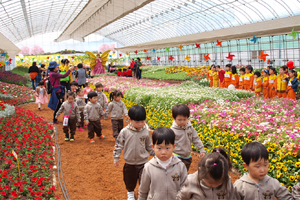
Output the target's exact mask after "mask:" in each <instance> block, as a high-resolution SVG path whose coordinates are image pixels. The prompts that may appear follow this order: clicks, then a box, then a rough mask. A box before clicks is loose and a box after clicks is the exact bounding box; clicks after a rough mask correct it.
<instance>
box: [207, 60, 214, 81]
mask: <svg viewBox="0 0 300 200" xmlns="http://www.w3.org/2000/svg"><path fill="white" fill-rule="evenodd" d="M214 66H215V65H214V64H212V65H211V66H210V69H209V70H208V72H207V75H206V76H207V77H206V79H207V81H209V82H210V87H213V76H214V75H213V74H212V73H213V72H212V68H213V67H214Z"/></svg>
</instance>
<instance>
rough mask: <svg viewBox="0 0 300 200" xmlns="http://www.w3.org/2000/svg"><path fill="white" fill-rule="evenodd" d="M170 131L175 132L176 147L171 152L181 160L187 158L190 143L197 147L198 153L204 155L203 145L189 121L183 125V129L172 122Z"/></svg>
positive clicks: (189, 152) (190, 150)
mask: <svg viewBox="0 0 300 200" xmlns="http://www.w3.org/2000/svg"><path fill="white" fill-rule="evenodd" d="M171 129H172V130H173V131H174V132H175V144H176V147H175V149H174V151H173V152H174V153H175V154H177V155H180V157H182V158H187V157H189V156H190V155H191V152H192V147H191V143H194V145H195V146H196V147H198V149H199V150H200V153H205V150H204V145H203V143H202V142H201V140H200V138H199V136H198V134H197V131H196V130H195V129H194V127H193V126H192V124H191V122H190V121H189V122H188V123H187V124H186V125H185V129H183V128H182V127H180V126H178V125H177V124H176V122H175V121H174V122H173V125H172V127H171Z"/></svg>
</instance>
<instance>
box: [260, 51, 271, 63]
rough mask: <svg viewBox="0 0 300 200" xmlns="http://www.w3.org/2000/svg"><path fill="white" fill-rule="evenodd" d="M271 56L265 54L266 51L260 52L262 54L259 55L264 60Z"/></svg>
mask: <svg viewBox="0 0 300 200" xmlns="http://www.w3.org/2000/svg"><path fill="white" fill-rule="evenodd" d="M267 56H269V54H264V51H261V52H260V56H258V57H257V58H258V59H263V62H265V61H266V57H267Z"/></svg>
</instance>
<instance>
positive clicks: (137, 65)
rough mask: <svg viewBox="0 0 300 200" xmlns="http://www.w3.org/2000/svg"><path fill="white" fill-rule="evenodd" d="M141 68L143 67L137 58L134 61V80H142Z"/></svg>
mask: <svg viewBox="0 0 300 200" xmlns="http://www.w3.org/2000/svg"><path fill="white" fill-rule="evenodd" d="M141 66H143V64H142V62H141V59H140V58H137V61H136V78H137V79H141V78H142V69H141Z"/></svg>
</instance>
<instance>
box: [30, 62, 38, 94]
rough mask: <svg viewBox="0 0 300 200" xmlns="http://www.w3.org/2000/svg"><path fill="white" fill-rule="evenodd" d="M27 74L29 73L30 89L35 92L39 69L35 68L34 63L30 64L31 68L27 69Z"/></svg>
mask: <svg viewBox="0 0 300 200" xmlns="http://www.w3.org/2000/svg"><path fill="white" fill-rule="evenodd" d="M28 73H30V78H31V83H32V89H33V90H35V88H36V86H37V85H38V77H37V76H38V73H39V68H38V67H37V66H36V62H33V63H32V66H31V67H29V70H28Z"/></svg>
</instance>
